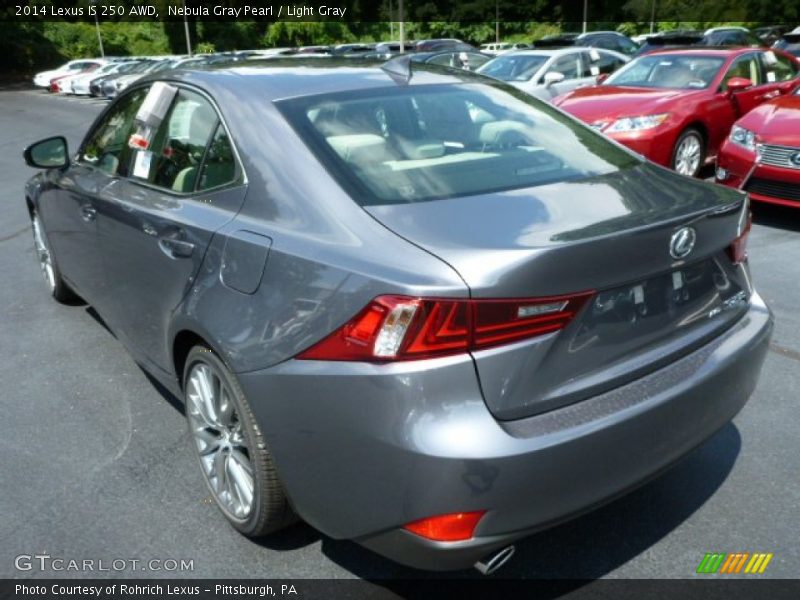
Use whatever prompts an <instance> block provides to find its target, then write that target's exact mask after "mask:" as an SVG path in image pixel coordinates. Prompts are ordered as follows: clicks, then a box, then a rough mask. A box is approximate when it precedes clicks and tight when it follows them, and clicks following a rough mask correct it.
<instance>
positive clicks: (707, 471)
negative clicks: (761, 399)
mask: <svg viewBox="0 0 800 600" xmlns="http://www.w3.org/2000/svg"><path fill="white" fill-rule="evenodd" d="M740 449H741V436H740V435H739V431H738V429H737V428H736V426H735V425H733V424H732V423H729V424H727V425H726V426H725V427H723V428H722V429H721V430H720V431H719V432H718V433H717V434H716V435H714V436H713V437H712V438H711V439H710V440H709V441H708V442H706V443H705V444H703V445H702V446H700V447H699V448H697V449H696V450H695V451H693V452H692V453H690V454H689V455H688V456H687V457H686V458H684V459H683V460H681V461H680V462H678V463H677V464H676V465H675V466H674V467H673V468H671V469H669V470H668V471H666V472H665V473H664V474H663V475H661V476H660V477H658V478H656V479H654V480H653V481H651V482H649V483H647V484H646V485H644V486H642V487H640V488H638V489H636V490H634V491H632V492H631V493H629V494H627V495H625V496H623V497H621V498H619V499H617V500H615V501H613V502H611V503H610V504H607V505H605V506H603V507H601V508H598V509H597V510H594V511H592V512H590V513H587V514H585V515H583V516H581V517H578V518H576V519H574V520H571V521H568V522H566V523H563V524H561V525H558V526H555V527H553V528H551V529H548V530H545V531H542V532H541V533H538V534H534V535H531V536H530V537H527V538H525V539H523V540H520V541H518V542H517V543H516V548H517V550H516V553H515V555H514V557H513V558H512V559H511V560H510V561H509V562H508V564H507V565H506V566H504V567H503V568H502V569H500V570H499V571H498V572H497V573H496V574H494V575H492V576H490V578H494V579H531V578H533V579H583V580H591V579H596V578H599V577H602V576H604V575H606V574H607V573H609V572H611V571H613V570H614V569H616V568H617V567H619V566H621V565H623V564H625V563H627V562H628V561H630V560H631V559H633V558H635V557H636V556H638V555H639V554H641V553H642V552H644V551H646V550H647V549H648V548H650V547H651V546H653V545H654V544H656V543H657V542H658V541H659V540H661V539H662V538H664V537H665V536H667V535H668V534H669V533H670V532H672V531H673V530H674V529H675V528H677V527H678V526H680V525H681V524H682V523H683V522H684V521H686V520H687V519H688V518H689V517H690V516H691V515H692V514H693V513H694V512H695V511H697V510H698V509H699V508H701V507H702V506H703V505H704V504H705V502H706V501H707V500H708V499H709V498H710V497H711V496H713V495H714V493H715V492H716V491H717V489H718V488H719V487H720V486H721V485H722V484H723V482H724V481H725V480H726V479H727V477H728V475H729V474H730V472H731V470H732V468H733V465H734V463H735V462H736V458H737V456H738V455H739V451H740ZM320 537H321V538H322V551H323V553H324V554H325V555H326V556H327V557H328V558H329V559H330V560H332V561H334V562H335V563H337V564H338V565H339V566H341V567H343V568H345V569H347V570H348V571H350V572H351V573H353V574H354V575H357V576H358V577H361V578H363V579H368V580H371V581H373V582H374V583H377V584H378V585H381V586H384V587H386V588H388V589H389V590H391V591H393V592H396V593H398V594H400V595H403V590H404V588H405V585H404V584H403V583H402V581H399V582H397V583H396V584H393V582H392V581H390V580H391V579H398V580H402V579H410V578H412V579H420V578H425V579H473V578H478V579H486V578H485V577H484V576H482V575H480V574H479V573H478V572H477V571H475V570H472V569H469V570H466V571H458V572H450V573H436V572H425V571H418V570H415V569H410V568H406V567H403V566H401V565H398V564H396V563H394V562H392V561H389V560H387V559H384V558H382V557H380V556H378V555H377V554H374V553H372V552H370V551H369V550H366V549H365V548H363V547H361V546H359V545H358V544H356V543H354V542H349V541H339V540H332V539H329V538H327V537H326V536H321V535H320V534H319V533H317V532H316V531H315V530H313V529H312V528H311V527H309V526H308V525H305V524H298V525H297V526H295V527H292V528H290V529H289V530H287V531H285V532H283V533H278V534H275V535H273V536H271V537H270V539H269V540H266V541H265V542H262V544H263V545H264V546H266V547H268V548H272V549H281V548H286V549H289V548H296V547H300V546H302V545H304V544H306V543H313V542H315V541H316V540H317V539H319V538H320ZM686 575H687V576H688V574H686ZM580 585H581V584H580V583H578V582H576V587H579V586H580Z"/></svg>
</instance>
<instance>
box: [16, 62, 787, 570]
mask: <svg viewBox="0 0 800 600" xmlns="http://www.w3.org/2000/svg"><path fill="white" fill-rule="evenodd" d="M344 65H347V66H344ZM25 158H26V161H27V163H28V164H29V165H31V166H34V167H39V168H42V169H44V170H43V171H42V172H40V173H39V174H38V175H36V176H35V177H33V178H32V179H31V180H30V182H29V184H28V185H27V188H26V198H25V201H26V203H27V207H28V210H29V211H30V217H31V220H32V224H33V234H34V243H35V247H36V251H37V256H38V258H39V260H40V262H41V267H42V271H43V273H44V275H45V279H46V281H47V285H48V286H49V291H50V293H51V294H52V295H53V297H54V298H55V299H56V300H58V301H66V300H69V299H70V298H72V297H73V294H77V295H79V296H80V297H81V298H83V299H85V301H87V302H89V303H91V305H92V306H93V307H94V308H95V309H96V310H97V312H98V313H99V314H100V315H101V316H102V318H103V320H104V321H105V322H106V324H107V325H108V327H109V328H110V329H111V330H112V331H113V332H114V333H115V334H116V336H117V337H118V338H119V339H120V340H121V341H122V342H123V343H124V344H125V345H126V347H127V348H128V349H129V351H130V352H131V354H132V355H133V356H134V357H135V359H136V361H137V362H138V363H139V364H141V365H142V366H143V367H144V368H145V369H146V370H147V371H148V372H149V373H151V374H152V375H153V376H154V377H155V378H156V379H157V380H158V381H160V382H161V383H163V384H164V385H165V386H167V387H168V388H169V389H170V390H171V391H172V392H174V393H175V394H176V395H178V396H179V397H181V398H183V399H184V401H185V413H186V418H187V421H188V429H189V434H190V437H191V440H192V451H193V452H195V453H196V454H197V459H198V464H199V467H200V468H201V469H202V472H203V474H204V476H205V479H206V481H207V483H208V487H209V488H210V490H211V492H212V494H213V497H214V498H215V499H216V502H217V504H218V505H219V508H220V510H221V511H222V512H223V513H224V515H225V516H226V517H227V519H228V520H229V521H230V522H231V523H232V525H233V526H234V527H235V528H237V529H238V530H239V531H241V532H242V533H243V534H245V535H247V536H263V535H265V534H269V533H271V532H274V531H276V530H278V529H280V528H282V527H284V526H286V525H287V524H289V523H291V522H292V521H294V520H296V519H297V518H302V519H304V520H305V521H307V522H308V523H310V524H311V525H312V526H314V527H315V528H317V529H318V530H320V531H321V532H323V533H324V534H326V535H328V536H330V537H332V538H335V539H352V540H356V541H357V542H359V543H361V544H363V545H364V546H366V547H368V548H371V549H373V550H374V551H376V552H378V553H380V554H383V555H385V556H387V557H390V558H392V559H394V560H396V561H399V562H402V563H405V564H407V565H411V566H414V567H419V568H423V569H437V570H444V569H459V568H464V567H467V566H472V565H475V566H476V567H477V568H478V569H479V570H481V571H482V572H484V573H488V572H492V571H494V570H495V569H496V568H498V567H499V566H501V565H502V564H503V563H504V562H505V561H506V560H507V559H508V558H509V557H510V556H511V554H512V553H513V548H514V547H513V543H514V541H515V540H516V539H518V538H521V537H523V536H525V535H528V534H530V533H531V532H533V531H536V530H539V529H542V528H545V527H547V526H549V525H552V524H554V523H556V522H559V521H561V520H563V519H565V518H569V517H571V516H574V515H576V514H578V513H581V512H582V511H585V510H587V509H589V508H591V507H594V506H597V505H598V504H600V503H602V502H605V501H608V500H610V499H613V498H614V497H616V496H618V495H620V494H622V493H625V492H626V491H628V490H630V489H632V488H633V487H635V486H637V485H639V484H641V483H643V482H645V481H646V480H648V479H649V478H651V477H653V476H654V475H656V474H658V473H659V472H661V471H662V470H663V469H665V468H667V467H669V466H670V465H671V464H673V463H674V462H675V461H677V460H678V459H679V458H681V457H682V456H684V455H685V454H686V453H687V452H689V451H690V450H691V449H693V448H694V447H696V446H697V445H698V444H701V443H702V442H703V441H704V440H706V439H707V438H708V437H709V436H711V435H712V434H714V432H716V431H717V430H718V429H720V428H721V427H722V426H723V425H725V424H726V423H727V422H728V421H730V420H731V419H732V418H733V417H734V415H736V413H737V412H738V411H739V410H740V409H741V408H742V406H743V405H744V404H745V402H746V401H747V399H748V396H749V395H750V394H751V392H752V390H753V388H754V386H755V385H756V381H757V379H758V375H759V371H760V369H761V366H762V363H763V361H764V357H765V353H766V351H767V346H768V342H769V338H770V335H771V331H772V317H771V314H770V311H769V309H768V308H767V306H766V305H765V303H764V301H763V300H762V299H761V298H760V297H759V295H758V294H757V293H756V292H755V291H754V289H753V286H752V282H751V279H750V273H749V270H748V265H747V254H746V242H747V236H748V232H749V228H750V214H749V207H748V199H747V197H746V196H745V195H744V194H742V193H739V192H737V191H734V190H730V189H727V188H724V187H718V186H715V185H713V184H709V183H705V182H702V181H695V180H691V179H687V178H686V177H682V176H679V175H676V174H675V173H672V172H670V171H668V170H666V169H663V168H661V167H658V166H656V165H653V164H651V163H649V162H646V161H645V160H644V159H643V158H642V157H640V156H638V155H636V154H633V153H631V152H630V151H628V150H627V149H625V148H623V147H622V146H620V145H618V144H615V143H613V142H611V141H609V140H607V139H605V138H604V137H603V136H602V135H601V134H599V133H597V132H595V131H593V130H592V129H591V128H589V127H587V126H585V125H583V124H581V123H579V122H577V121H576V120H574V119H573V118H571V117H569V116H567V115H566V114H564V113H562V112H561V111H560V110H559V109H557V108H555V107H552V106H549V105H547V104H545V103H544V102H541V101H539V100H536V99H533V98H531V97H529V96H527V95H525V94H524V93H523V92H521V91H519V90H517V89H515V88H513V87H511V86H508V85H507V84H505V83H503V82H499V81H496V80H492V79H488V78H485V77H482V76H480V75H475V74H470V73H468V72H463V71H451V70H448V69H446V68H442V67H436V66H431V65H418V64H414V65H410V63H409V62H408V60H407V59H405V58H399V59H394V60H393V61H390V63H387V64H385V65H383V66H381V65H378V64H375V65H371V64H362V65H355V64H353V63H352V62H345V63H342V64H341V65H340V64H337V63H336V62H335V61H333V60H331V61H319V60H316V61H307V62H303V61H299V60H293V61H289V62H288V63H287V62H281V61H267V62H264V63H263V64H259V63H242V64H241V66H240V65H229V66H224V67H220V68H215V69H209V70H202V71H185V72H182V71H175V72H166V73H159V74H158V75H154V76H151V77H149V78H148V79H145V80H140V81H137V82H136V83H135V84H133V85H132V86H131V87H130V88H129V89H127V90H125V91H124V92H123V93H122V94H121V95H120V97H119V98H118V99H117V100H116V101H115V102H113V103H112V104H110V106H109V107H108V108H107V109H106V110H105V111H104V112H103V113H102V114H101V115H100V116H99V118H98V119H97V120H96V122H95V123H94V125H93V126H92V127H91V129H90V130H89V132H88V134H87V136H86V138H85V139H84V140H83V142H82V144H81V145H80V147H79V148H78V149H77V151H76V152H74V153H72V154H71V153H69V152H68V149H67V146H66V141H65V140H64V138H62V137H54V138H49V139H46V140H43V141H40V142H38V143H35V144H33V145H31V146H30V147H29V148H28V149H27V150H26V151H25Z"/></svg>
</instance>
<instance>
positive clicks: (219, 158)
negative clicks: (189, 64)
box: [132, 89, 236, 194]
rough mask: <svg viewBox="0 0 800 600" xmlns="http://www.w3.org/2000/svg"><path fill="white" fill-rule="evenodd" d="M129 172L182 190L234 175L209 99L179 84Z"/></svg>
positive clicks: (231, 158)
mask: <svg viewBox="0 0 800 600" xmlns="http://www.w3.org/2000/svg"><path fill="white" fill-rule="evenodd" d="M137 154H138V156H137V159H136V161H135V165H134V168H133V171H132V172H133V176H134V178H136V179H139V180H140V181H146V182H147V183H149V184H151V185H154V186H157V187H160V188H163V189H166V190H169V191H172V192H177V193H182V194H188V193H192V192H194V191H197V190H204V189H211V188H214V187H219V186H222V185H225V184H228V183H231V182H233V181H234V180H235V179H236V162H235V159H234V154H233V148H232V147H231V144H230V140H229V139H228V136H227V133H226V132H225V128H224V127H223V126H222V124H221V122H220V120H219V117H218V116H217V112H216V110H215V109H214V107H213V106H212V105H211V103H210V102H208V100H206V99H205V98H203V97H202V96H201V95H199V94H196V93H194V92H191V91H188V90H184V89H182V90H180V91H179V92H178V94H177V96H176V97H175V100H174V101H173V104H172V107H171V108H170V110H169V112H168V113H167V116H166V118H165V119H164V121H163V122H162V123H161V125H160V127H159V129H158V131H157V132H156V134H155V136H154V137H153V141H152V143H151V144H150V151H148V152H138V153H137Z"/></svg>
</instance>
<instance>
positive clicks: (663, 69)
mask: <svg viewBox="0 0 800 600" xmlns="http://www.w3.org/2000/svg"><path fill="white" fill-rule="evenodd" d="M724 63H725V59H724V58H721V57H718V56H695V55H688V54H650V55H647V56H641V57H639V58H637V59H635V60H633V61H631V62H630V63H628V64H627V65H626V66H624V67H622V68H621V69H620V70H619V71H617V72H616V73H614V74H613V75H611V77H609V78H608V79H606V80H605V82H604V83H603V85H619V86H629V87H651V88H675V89H694V90H699V89H705V88H707V87H708V86H709V85H711V82H712V81H714V78H715V77H716V76H717V73H719V70H720V69H721V68H722V65H723V64H724Z"/></svg>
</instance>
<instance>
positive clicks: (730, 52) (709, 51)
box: [645, 46, 761, 57]
mask: <svg viewBox="0 0 800 600" xmlns="http://www.w3.org/2000/svg"><path fill="white" fill-rule="evenodd" d="M758 50H761V48H749V47H742V46H735V47H733V46H732V47H726V46H702V47H695V46H693V47H689V48H663V49H658V50H653V51H652V52H649V53H648V54H646V55H645V56H652V55H657V54H685V55H688V56H691V55H696V56H701V55H702V56H721V57H728V56H736V55H739V54H746V53H748V52H753V51H758Z"/></svg>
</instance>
